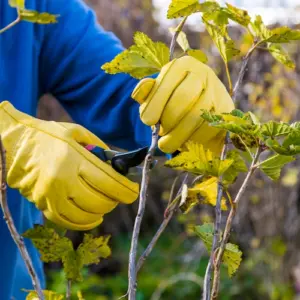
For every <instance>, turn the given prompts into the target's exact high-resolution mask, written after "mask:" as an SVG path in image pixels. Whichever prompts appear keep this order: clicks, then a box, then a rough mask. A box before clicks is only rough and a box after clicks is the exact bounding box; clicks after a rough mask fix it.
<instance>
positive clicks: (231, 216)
mask: <svg viewBox="0 0 300 300" xmlns="http://www.w3.org/2000/svg"><path fill="white" fill-rule="evenodd" d="M261 152H262V149H261V147H259V148H258V149H257V152H256V154H255V157H254V159H253V161H252V164H251V166H250V169H249V171H248V173H247V176H246V178H245V180H244V182H243V184H242V186H241V188H240V189H239V191H238V193H237V195H236V197H235V200H234V201H233V205H231V210H230V213H229V216H228V218H227V221H226V226H225V230H224V234H223V237H222V241H221V243H220V247H219V249H218V250H217V254H216V259H215V261H214V270H215V272H214V280H213V287H212V299H217V296H218V292H219V285H220V267H221V261H222V258H223V254H224V251H225V247H226V243H227V242H228V240H229V236H230V230H231V227H232V222H233V219H234V216H235V214H236V208H237V205H238V204H239V201H240V200H241V198H242V196H243V194H244V193H245V190H246V189H247V187H248V184H249V181H250V178H251V177H252V175H253V174H254V172H255V170H256V169H257V167H258V166H257V164H256V163H257V162H258V159H259V156H260V154H261Z"/></svg>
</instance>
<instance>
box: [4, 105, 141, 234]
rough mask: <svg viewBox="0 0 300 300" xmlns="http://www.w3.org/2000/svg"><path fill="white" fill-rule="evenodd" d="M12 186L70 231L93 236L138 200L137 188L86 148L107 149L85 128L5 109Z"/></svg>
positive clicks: (9, 177)
mask: <svg viewBox="0 0 300 300" xmlns="http://www.w3.org/2000/svg"><path fill="white" fill-rule="evenodd" d="M0 120H1V122H0V134H1V136H2V139H3V143H4V147H5V149H6V152H7V183H8V185H9V186H10V187H12V188H16V189H18V190H19V191H20V193H21V194H22V195H23V196H24V197H26V198H27V199H28V200H29V201H31V202H34V203H35V205H36V206H37V208H38V209H40V210H41V211H43V213H44V215H45V216H46V218H48V219H49V220H51V221H53V222H54V223H56V224H58V225H61V226H63V227H65V228H69V229H74V230H89V229H92V228H94V227H96V226H97V225H99V224H100V223H101V222H102V219H103V215H104V214H106V213H108V212H110V211H111V210H113V209H114V208H115V207H116V206H117V204H118V203H119V202H122V203H126V204H127V203H132V202H133V201H134V200H136V199H137V197H138V192H139V187H138V184H137V183H134V182H132V181H130V180H128V179H127V178H126V177H123V176H122V175H120V174H119V173H117V172H116V171H115V170H114V169H113V168H112V167H111V166H110V165H109V164H107V163H105V162H102V161H101V160H100V159H98V158H97V157H96V156H94V155H93V154H91V153H90V152H89V151H88V150H86V149H85V148H84V147H83V146H82V145H81V144H83V145H87V144H93V145H97V146H100V147H102V148H105V149H108V147H107V146H106V145H105V144H104V143H103V142H102V141H101V140H100V139H98V138H97V137H96V136H95V135H94V134H92V133H91V132H89V131H88V130H86V129H85V128H83V127H81V126H79V125H76V124H71V123H57V122H46V121H42V120H39V119H35V118H33V117H30V116H28V115H26V114H24V113H22V112H20V111H18V110H16V109H15V108H14V107H13V106H12V105H11V104H10V103H9V102H7V101H5V102H2V103H0Z"/></svg>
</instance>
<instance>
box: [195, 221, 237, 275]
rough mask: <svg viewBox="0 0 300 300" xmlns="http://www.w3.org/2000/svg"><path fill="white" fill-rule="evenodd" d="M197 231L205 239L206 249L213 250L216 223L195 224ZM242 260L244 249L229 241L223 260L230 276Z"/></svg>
mask: <svg viewBox="0 0 300 300" xmlns="http://www.w3.org/2000/svg"><path fill="white" fill-rule="evenodd" d="M194 230H195V233H196V234H197V235H198V236H199V237H200V239H201V240H202V241H203V243H204V245H205V247H206V250H207V251H208V252H211V248H212V242H213V235H214V225H213V224H212V223H205V224H203V225H200V226H195V228H194ZM241 261H242V251H241V250H239V248H238V246H237V245H235V244H231V243H227V244H226V245H225V250H224V254H223V259H222V262H223V263H224V265H226V266H227V271H228V275H229V277H232V276H233V275H234V274H235V273H236V271H237V269H238V268H239V266H240V264H241Z"/></svg>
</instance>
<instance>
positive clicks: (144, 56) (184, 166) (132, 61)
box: [2, 0, 300, 300]
mask: <svg viewBox="0 0 300 300" xmlns="http://www.w3.org/2000/svg"><path fill="white" fill-rule="evenodd" d="M10 2H11V4H12V6H14V7H16V8H17V9H18V12H19V16H21V17H20V18H21V19H22V20H24V21H32V22H34V21H35V22H38V23H42V24H46V23H51V22H56V16H52V15H49V14H46V15H45V14H44V15H43V16H44V17H43V18H41V15H40V14H39V13H37V12H35V16H39V17H35V18H31V19H28V18H27V17H26V18H25V17H24V14H25V13H24V11H25V12H26V10H25V7H24V0H23V1H17V0H16V1H12V0H11V1H10ZM194 13H197V14H198V16H199V22H202V25H203V26H204V27H205V29H206V30H207V32H208V33H209V35H210V36H211V38H212V40H213V42H214V44H215V46H216V48H217V49H218V51H219V54H220V57H221V58H222V60H223V62H224V67H225V70H226V74H227V82H225V84H226V85H227V87H228V91H229V93H230V95H231V96H232V98H233V100H234V101H236V103H238V102H239V100H240V99H238V90H239V88H240V86H241V84H242V81H243V77H244V74H245V72H246V68H247V65H248V63H249V60H250V59H251V55H252V54H253V52H254V51H255V50H256V49H258V48H259V49H264V50H266V51H268V52H269V53H270V55H272V56H273V57H274V58H275V59H276V60H277V61H278V62H279V63H281V64H284V65H285V66H286V67H288V68H295V64H294V62H293V61H292V59H291V58H290V57H289V55H288V53H287V52H286V51H285V50H284V48H283V44H287V43H290V42H293V41H297V40H300V31H299V30H293V29H291V28H289V27H278V28H274V29H269V28H268V27H267V26H265V24H264V22H263V20H262V18H261V16H259V15H258V16H255V17H254V18H252V17H250V15H249V14H248V12H247V11H245V10H242V9H240V8H237V7H235V6H233V5H230V4H229V3H226V5H225V6H221V5H220V4H218V2H216V1H198V0H172V1H171V3H170V6H169V10H168V14H167V18H169V19H177V18H178V19H180V22H179V25H178V26H177V27H176V28H170V32H171V33H172V35H173V38H172V41H171V45H170V46H167V45H166V44H164V43H162V42H154V41H152V40H151V38H150V37H148V36H147V35H146V34H145V33H142V32H136V33H135V35H134V38H133V39H134V45H132V46H131V47H129V48H128V49H127V50H125V51H123V52H122V53H120V54H119V55H117V56H116V57H115V58H114V59H113V60H112V61H110V62H108V63H106V64H104V65H103V66H101V67H102V69H103V70H104V71H105V72H107V73H109V74H117V73H127V74H129V75H131V76H132V77H134V78H137V79H142V78H144V77H147V76H150V75H153V74H156V73H158V72H159V71H160V70H161V68H162V67H163V66H164V65H166V64H167V63H168V62H169V61H170V60H172V59H173V58H176V57H181V56H184V55H188V56H192V57H194V58H195V59H197V60H199V61H201V62H202V63H204V64H208V63H209V61H208V58H207V56H206V54H205V51H204V50H205V49H192V48H191V47H190V44H189V41H188V39H187V35H186V34H185V33H184V24H185V22H186V20H187V18H188V17H189V16H190V15H192V14H194ZM22 14H23V15H22ZM26 14H28V12H26ZM22 16H23V17H22ZM58 21H59V20H58ZM231 23H236V24H237V25H238V26H241V27H242V28H243V29H244V32H245V33H244V34H245V35H247V36H248V37H249V38H250V40H251V43H250V44H249V49H248V52H247V54H246V55H244V56H243V57H241V51H240V50H239V47H238V43H237V41H235V40H233V39H232V38H231V36H230V34H229V30H228V28H229V25H230V24H231ZM176 44H177V46H178V49H180V50H179V51H176V53H175V47H176ZM238 60H241V69H240V72H239V74H238V77H237V80H236V82H235V84H233V83H232V75H231V74H230V70H229V66H228V65H229V62H231V63H235V62H237V61H238ZM183 101H184V99H183ZM199 115H201V117H202V118H203V119H204V120H205V121H206V122H207V123H208V124H209V126H211V127H216V128H219V129H221V130H223V132H224V147H223V150H222V153H221V155H216V154H214V153H212V152H211V151H210V150H209V149H206V148H205V147H204V146H203V145H202V144H201V141H200V143H194V142H187V143H186V145H185V146H184V148H183V150H182V151H181V152H180V153H179V154H178V155H176V156H174V157H173V158H172V159H170V160H167V161H166V163H165V166H166V167H169V168H173V169H175V170H179V171H180V172H183V173H184V174H185V175H184V176H181V177H182V178H183V180H182V182H181V187H180V188H179V190H178V191H177V193H175V192H174V189H172V193H171V198H170V201H169V203H168V205H167V207H166V209H165V214H164V219H163V220H162V224H161V226H160V227H159V229H158V230H157V232H156V234H155V236H154V237H153V239H152V241H151V242H150V243H149V245H148V247H147V248H146V250H145V251H144V252H143V253H142V254H141V256H140V257H139V259H137V253H138V247H137V246H138V238H139V231H140V228H141V224H142V218H143V214H144V211H145V208H146V200H147V189H148V182H149V176H150V177H151V172H150V166H151V161H152V159H153V153H154V150H155V149H156V147H157V140H158V132H159V124H157V125H156V126H155V127H154V128H153V133H152V144H151V147H150V150H149V153H148V155H147V157H146V159H145V163H144V172H143V178H142V184H141V192H140V199H139V209H138V214H137V217H136V220H135V226H134V229H133V234H132V243H131V249H130V253H129V266H128V291H127V293H126V294H125V295H124V297H127V298H128V299H130V300H135V299H136V291H137V289H138V280H137V275H138V272H139V270H140V269H141V268H142V266H143V264H144V263H145V261H146V258H147V257H148V256H149V255H150V254H151V251H152V249H153V248H154V247H155V244H156V242H157V240H158V239H159V237H160V236H161V235H162V234H163V232H164V230H165V228H166V227H167V225H168V223H169V222H170V220H171V219H172V217H173V216H174V215H175V214H176V213H179V214H180V213H182V214H186V213H188V212H189V211H191V210H192V209H193V208H194V207H195V206H199V205H210V206H213V207H215V219H214V223H204V224H197V225H195V226H194V228H193V230H194V232H195V233H196V234H197V236H199V239H201V240H202V241H203V243H204V245H205V247H206V249H207V251H208V252H209V254H210V260H209V262H208V265H207V268H206V273H205V278H204V283H203V291H202V299H204V300H211V299H217V298H218V295H219V286H220V268H221V265H224V266H225V267H226V268H227V270H228V276H229V277H232V276H233V275H234V274H235V273H236V272H238V269H239V266H240V264H241V263H242V252H241V250H240V249H239V246H238V245H236V244H233V243H231V242H230V232H231V230H232V224H233V221H234V218H235V216H236V214H237V213H238V205H239V203H240V202H241V201H245V199H243V195H244V192H245V190H246V189H247V187H248V185H249V182H250V180H251V178H252V176H253V174H254V173H255V172H258V171H260V172H263V173H264V174H265V176H267V177H269V178H270V179H272V180H278V179H279V178H280V174H281V170H282V168H283V167H284V166H285V165H286V164H288V163H291V162H293V161H294V160H295V159H296V156H297V155H298V154H299V153H300V122H295V123H291V124H290V123H286V122H278V121H273V120H269V121H267V122H261V121H260V120H259V118H258V117H257V116H255V114H254V113H252V112H251V111H247V112H243V111H241V110H239V109H234V110H233V111H232V112H230V113H224V114H216V113H215V112H214V110H213V109H212V110H210V111H207V110H203V111H199ZM2 157H3V153H2ZM189 175H190V176H194V179H193V181H192V183H189V181H188V180H187V176H189ZM238 177H241V178H242V179H243V180H242V184H241V186H240V188H239V189H238V192H237V194H236V195H231V194H230V192H229V187H230V186H231V185H232V184H233V183H235V182H236V180H237V178H238ZM2 179H3V178H2ZM3 197H4V196H3V192H2V198H3ZM224 218H225V220H226V222H225V226H224V227H222V226H221V224H222V222H221V221H222V220H223V219H224ZM23 237H25V238H29V239H31V241H32V242H33V243H34V245H35V246H36V247H37V248H38V250H39V251H40V253H41V259H42V260H43V261H45V262H53V261H61V262H62V265H63V269H64V271H65V277H66V279H67V282H68V284H67V286H68V288H67V295H66V298H67V299H70V297H71V282H72V281H80V280H82V276H81V270H82V268H83V266H86V265H90V264H95V263H98V262H99V261H100V259H101V258H107V257H108V256H110V255H111V249H110V248H109V246H108V241H109V237H93V236H92V235H90V234H86V235H85V236H84V239H83V242H82V244H80V246H79V247H78V248H77V249H74V247H73V244H72V242H71V241H70V240H69V239H68V238H67V237H66V236H65V231H63V230H60V229H58V228H56V227H55V226H54V225H53V224H50V223H48V222H47V223H46V224H45V225H44V226H42V225H38V226H35V228H32V229H29V230H28V231H26V232H25V233H24V234H23ZM124 292H125V291H124ZM37 294H38V291H28V296H27V299H38V297H39V298H40V296H37ZM43 295H44V297H45V299H54V300H58V299H60V300H61V299H64V298H65V296H64V295H58V294H56V293H55V291H43ZM77 296H78V299H83V296H82V295H81V293H80V292H79V293H78V295H77ZM200 297H201V295H200V294H199V298H200Z"/></svg>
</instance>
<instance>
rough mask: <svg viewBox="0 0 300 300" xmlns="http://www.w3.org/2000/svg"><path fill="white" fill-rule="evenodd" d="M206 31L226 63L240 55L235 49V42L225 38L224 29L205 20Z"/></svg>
mask: <svg viewBox="0 0 300 300" xmlns="http://www.w3.org/2000/svg"><path fill="white" fill-rule="evenodd" d="M203 22H204V24H205V26H206V29H207V31H208V33H209V35H210V36H211V38H212V39H213V41H214V43H215V45H216V46H217V48H218V49H219V52H220V55H221V57H222V59H223V60H224V62H225V63H227V62H229V61H230V60H231V59H232V58H233V57H234V56H237V55H239V54H240V51H239V50H238V49H236V48H235V45H234V41H233V40H231V39H228V38H226V37H225V36H224V29H223V30H222V27H220V26H215V25H213V24H211V23H209V22H207V21H206V20H205V19H204V18H203Z"/></svg>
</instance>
